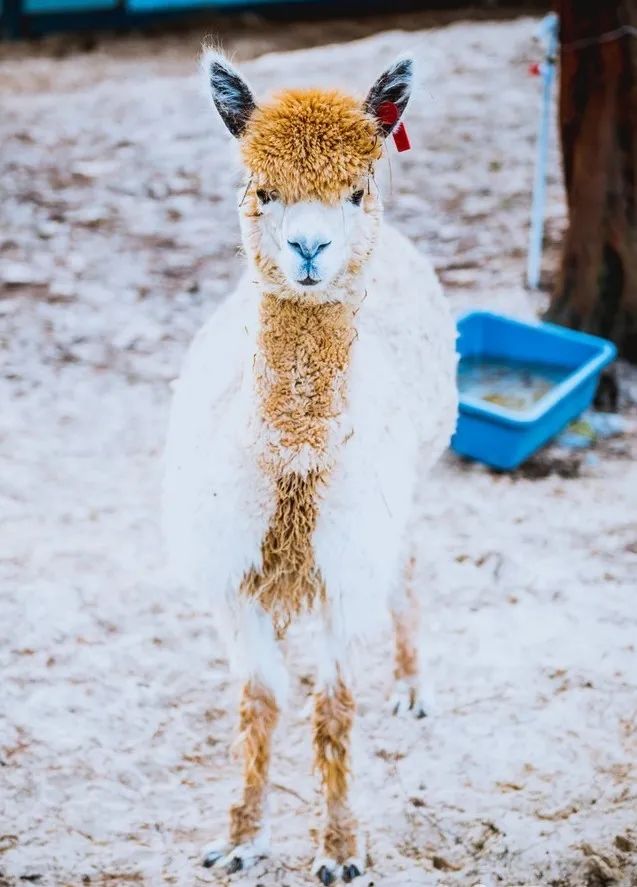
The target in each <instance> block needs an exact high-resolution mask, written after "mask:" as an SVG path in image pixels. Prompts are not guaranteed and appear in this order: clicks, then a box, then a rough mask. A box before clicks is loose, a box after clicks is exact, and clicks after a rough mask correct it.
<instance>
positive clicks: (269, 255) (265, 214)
mask: <svg viewBox="0 0 637 887" xmlns="http://www.w3.org/2000/svg"><path fill="white" fill-rule="evenodd" d="M257 201H258V212H259V214H260V215H259V218H258V219H255V218H254V217H253V216H252V214H248V213H242V228H243V233H244V244H245V247H246V250H247V251H248V253H249V254H251V255H253V256H254V255H255V254H256V253H259V254H260V255H261V256H263V257H265V258H266V259H268V260H269V261H270V262H272V263H273V265H274V266H276V269H277V270H278V272H280V274H281V275H282V277H283V279H284V281H285V284H286V285H287V287H288V288H289V289H291V290H292V291H294V292H298V293H305V294H310V293H312V294H314V295H315V296H320V295H321V294H323V293H324V292H325V291H326V290H328V289H329V288H330V287H333V286H334V285H338V283H341V282H344V281H345V279H346V278H347V277H348V276H349V277H351V276H354V274H355V273H358V269H359V267H360V263H361V261H362V260H363V259H364V258H366V257H367V255H368V254H369V253H370V251H371V249H372V247H373V245H374V241H375V237H376V232H377V230H378V226H379V222H380V216H381V203H380V197H379V195H378V192H377V190H376V187H375V185H374V183H373V182H372V181H370V182H369V184H368V183H365V184H364V185H363V186H362V187H361V188H357V189H355V190H353V191H352V193H351V194H350V195H348V196H346V197H344V198H343V199H342V200H341V202H340V203H338V204H336V205H328V204H324V203H321V202H319V201H317V200H313V201H303V202H299V203H292V204H289V203H288V204H285V203H283V201H282V200H280V199H279V198H278V195H277V194H276V193H275V192H272V191H265V190H258V191H257Z"/></svg>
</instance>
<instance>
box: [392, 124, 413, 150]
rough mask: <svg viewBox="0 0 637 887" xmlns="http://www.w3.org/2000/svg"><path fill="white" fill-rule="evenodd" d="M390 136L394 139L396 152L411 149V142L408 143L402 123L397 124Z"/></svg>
mask: <svg viewBox="0 0 637 887" xmlns="http://www.w3.org/2000/svg"><path fill="white" fill-rule="evenodd" d="M392 136H393V138H394V144H395V145H396V150H397V151H409V149H410V148H411V142H410V141H409V136H408V135H407V130H406V129H405V124H404V123H399V124H398V126H397V127H396V129H395V130H394V131H393V133H392Z"/></svg>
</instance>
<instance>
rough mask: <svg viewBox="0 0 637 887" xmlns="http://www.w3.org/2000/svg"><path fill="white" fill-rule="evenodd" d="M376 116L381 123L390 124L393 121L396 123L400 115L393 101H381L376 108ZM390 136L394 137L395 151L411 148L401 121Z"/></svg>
mask: <svg viewBox="0 0 637 887" xmlns="http://www.w3.org/2000/svg"><path fill="white" fill-rule="evenodd" d="M377 116H378V119H379V120H380V122H381V123H384V124H385V125H386V126H391V125H392V124H393V123H396V121H397V120H398V118H399V116H400V114H399V111H398V105H396V104H394V102H383V103H382V105H380V107H379V108H378V112H377ZM392 138H393V139H394V144H395V145H396V150H397V151H399V152H400V151H409V149H410V148H411V143H410V141H409V136H408V135H407V130H406V129H405V124H404V123H402V122H401V123H399V124H398V126H397V127H396V128H395V129H394V131H393V132H392Z"/></svg>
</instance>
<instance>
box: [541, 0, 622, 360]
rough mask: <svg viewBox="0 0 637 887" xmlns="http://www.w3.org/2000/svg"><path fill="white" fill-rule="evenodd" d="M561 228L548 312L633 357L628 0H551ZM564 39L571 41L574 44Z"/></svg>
mask: <svg viewBox="0 0 637 887" xmlns="http://www.w3.org/2000/svg"><path fill="white" fill-rule="evenodd" d="M555 6H556V10H557V12H558V14H559V16H560V23H561V25H560V40H561V51H560V61H561V65H560V96H559V118H560V132H561V139H562V154H563V161H564V180H565V185H566V191H567V200H568V215H569V227H568V231H567V234H566V237H565V240H564V247H563V254H562V268H561V273H560V278H559V281H558V285H557V288H556V291H555V294H554V296H553V299H552V302H551V305H550V307H549V310H548V314H547V316H548V318H549V319H551V320H555V321H556V322H558V323H563V324H566V325H567V326H570V327H572V328H574V329H581V330H586V331H588V332H592V333H597V334H599V335H602V336H606V337H607V338H609V339H612V340H613V341H614V342H615V343H616V344H617V346H618V348H619V351H620V354H622V355H623V356H624V357H626V358H627V359H628V360H631V361H633V362H635V363H637V39H636V38H635V36H631V35H629V34H625V35H623V36H621V37H619V38H618V39H609V40H605V41H603V42H595V43H592V44H591V45H577V43H578V41H582V44H583V41H585V40H588V39H590V38H596V37H598V36H599V35H601V34H603V33H605V32H609V31H614V30H616V29H617V28H619V27H621V26H622V25H632V26H633V27H637V0H556V4H555ZM572 44H575V46H573V45H572Z"/></svg>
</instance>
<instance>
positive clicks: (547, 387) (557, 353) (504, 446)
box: [451, 311, 617, 469]
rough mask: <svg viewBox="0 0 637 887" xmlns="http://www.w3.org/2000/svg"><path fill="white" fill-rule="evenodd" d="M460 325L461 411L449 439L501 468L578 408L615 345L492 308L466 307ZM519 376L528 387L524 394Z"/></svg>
mask: <svg viewBox="0 0 637 887" xmlns="http://www.w3.org/2000/svg"><path fill="white" fill-rule="evenodd" d="M458 332H459V340H458V352H459V355H460V364H459V370H458V383H459V388H460V412H459V416H458V425H457V428H456V433H455V435H454V437H453V439H452V441H451V446H452V448H453V449H454V450H455V451H456V452H457V453H460V455H462V456H469V457H470V458H472V459H478V460H479V461H481V462H486V464H487V465H492V466H493V467H494V468H500V469H512V468H517V466H518V465H520V464H521V463H522V462H524V460H525V459H528V457H529V456H530V455H531V454H532V453H534V452H535V451H536V450H537V449H539V448H540V447H541V446H543V445H544V444H545V443H547V441H549V440H550V439H551V438H552V437H554V436H555V435H556V434H558V432H560V431H561V430H562V429H563V428H564V427H565V426H566V425H568V423H569V422H571V421H572V420H573V419H575V418H576V417H577V416H579V414H580V413H581V412H582V411H583V410H585V409H586V407H587V406H588V405H589V404H590V403H591V401H592V399H593V397H594V395H595V390H596V388H597V383H598V381H599V374H600V372H601V370H602V369H603V368H604V367H605V366H606V365H607V364H608V363H610V362H611V361H612V360H613V359H614V358H615V355H616V353H617V349H616V348H615V346H614V345H613V344H612V343H611V342H607V341H606V340H605V339H600V338H598V337H597V336H590V335H588V334H587V333H578V332H575V331H573V330H570V329H567V328H566V327H561V326H555V325H554V324H551V323H524V322H523V321H519V320H514V319H513V318H510V317H503V316H502V315H499V314H492V313H491V312H488V311H472V312H471V313H469V314H465V315H464V316H463V317H461V318H460V320H459V322H458ZM516 381H519V382H520V385H521V386H522V387H523V388H524V387H525V386H526V389H528V390H525V391H521V392H520V393H519V394H520V396H518V392H516V388H515V384H516ZM489 385H491V386H492V387H493V392H491V393H489V391H488V388H489ZM480 386H482V389H481V387H480ZM507 386H508V387H507ZM502 392H504V393H502Z"/></svg>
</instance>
